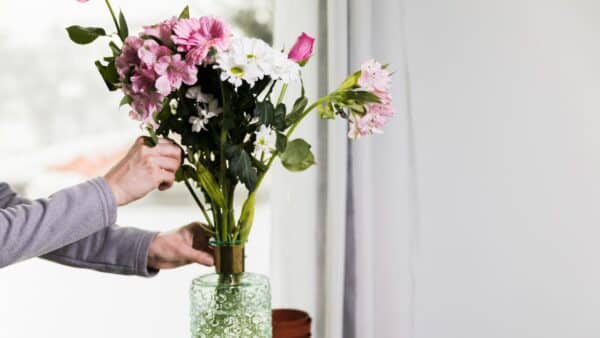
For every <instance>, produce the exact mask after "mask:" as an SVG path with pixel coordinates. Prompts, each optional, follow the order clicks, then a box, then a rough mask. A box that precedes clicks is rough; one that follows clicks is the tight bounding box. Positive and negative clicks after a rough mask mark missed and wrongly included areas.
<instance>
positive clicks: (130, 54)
mask: <svg viewBox="0 0 600 338" xmlns="http://www.w3.org/2000/svg"><path fill="white" fill-rule="evenodd" d="M143 43H144V40H142V39H140V38H138V37H135V36H130V37H128V38H127V39H125V43H124V46H123V50H122V52H121V55H119V57H117V60H116V67H117V72H118V73H119V75H120V76H121V79H124V78H125V77H126V76H127V75H128V74H129V71H130V70H131V68H132V67H133V68H135V67H138V66H139V65H140V58H139V56H138V50H139V49H140V48H141V47H142V45H143Z"/></svg>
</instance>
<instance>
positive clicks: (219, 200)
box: [196, 163, 225, 209]
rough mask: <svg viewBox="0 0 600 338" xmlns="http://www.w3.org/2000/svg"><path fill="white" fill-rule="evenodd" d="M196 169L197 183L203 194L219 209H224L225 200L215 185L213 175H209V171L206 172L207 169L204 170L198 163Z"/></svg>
mask: <svg viewBox="0 0 600 338" xmlns="http://www.w3.org/2000/svg"><path fill="white" fill-rule="evenodd" d="M197 167H198V168H197V172H196V174H197V177H198V183H200V186H201V187H202V189H203V190H204V192H206V194H207V195H208V197H209V198H210V199H211V200H212V201H213V202H214V203H215V204H216V205H217V206H219V207H220V208H221V209H224V208H225V198H224V197H223V193H222V192H221V190H220V189H219V185H218V184H217V181H216V180H215V178H214V177H213V175H212V174H211V173H210V171H208V169H206V167H205V166H203V165H202V164H201V163H198V164H197Z"/></svg>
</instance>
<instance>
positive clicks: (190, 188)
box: [183, 179, 215, 234]
mask: <svg viewBox="0 0 600 338" xmlns="http://www.w3.org/2000/svg"><path fill="white" fill-rule="evenodd" d="M183 182H184V183H185V186H186V187H187V189H188V190H189V191H190V194H192V197H193V198H194V201H196V204H198V206H199V207H200V210H202V214H204V218H205V219H206V222H207V223H208V225H209V226H210V228H211V229H212V230H211V234H214V229H215V226H214V225H213V223H212V222H211V220H210V217H208V213H207V212H206V209H205V208H204V205H203V204H202V202H200V198H198V195H196V192H195V191H194V188H192V186H191V185H190V182H188V180H187V179H186V180H184V181H183ZM205 230H208V229H205Z"/></svg>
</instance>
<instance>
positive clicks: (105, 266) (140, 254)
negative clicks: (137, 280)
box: [42, 225, 157, 277]
mask: <svg viewBox="0 0 600 338" xmlns="http://www.w3.org/2000/svg"><path fill="white" fill-rule="evenodd" d="M154 237H156V233H152V232H148V231H143V230H139V229H135V228H122V227H118V226H116V225H115V226H111V227H108V228H105V229H103V230H101V231H99V232H97V233H95V234H93V235H91V236H89V237H86V238H84V239H82V240H80V241H78V242H75V243H73V244H71V245H67V246H65V247H63V248H60V249H58V250H55V251H53V252H51V253H49V254H46V255H44V256H43V257H42V258H44V259H48V260H50V261H53V262H56V263H60V264H65V265H68V266H72V267H77V268H85V269H92V270H96V271H101V272H108V273H116V274H122V275H138V276H143V277H150V276H153V275H155V274H156V273H157V270H154V269H150V268H149V267H148V250H149V247H150V244H151V242H152V240H153V239H154Z"/></svg>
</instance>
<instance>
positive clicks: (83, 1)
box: [77, 0, 90, 4]
mask: <svg viewBox="0 0 600 338" xmlns="http://www.w3.org/2000/svg"><path fill="white" fill-rule="evenodd" d="M88 1H90V0H77V2H80V3H82V4H83V3H86V2H88Z"/></svg>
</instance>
